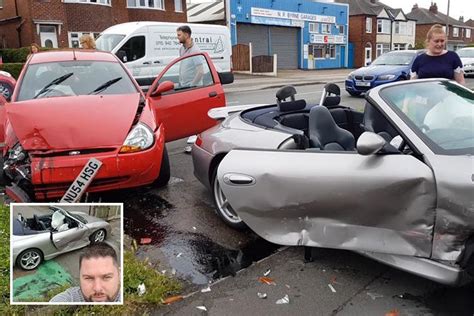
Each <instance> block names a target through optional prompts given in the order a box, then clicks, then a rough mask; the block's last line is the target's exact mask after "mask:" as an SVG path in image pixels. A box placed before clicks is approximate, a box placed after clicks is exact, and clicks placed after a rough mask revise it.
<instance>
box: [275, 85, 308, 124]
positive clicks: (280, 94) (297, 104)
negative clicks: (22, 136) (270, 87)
mask: <svg viewBox="0 0 474 316" xmlns="http://www.w3.org/2000/svg"><path fill="white" fill-rule="evenodd" d="M295 94H296V89H295V87H293V86H284V87H282V88H280V89H279V90H278V91H277V93H276V98H277V105H278V110H279V112H280V119H279V122H280V124H281V125H284V126H288V127H292V128H296V129H300V130H304V129H306V128H307V126H308V116H307V115H305V114H304V113H291V112H294V111H301V110H303V109H304V108H305V107H306V101H305V100H295ZM288 98H290V100H289V101H286V99H288Z"/></svg>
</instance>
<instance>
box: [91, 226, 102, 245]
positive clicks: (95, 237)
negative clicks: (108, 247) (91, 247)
mask: <svg viewBox="0 0 474 316" xmlns="http://www.w3.org/2000/svg"><path fill="white" fill-rule="evenodd" d="M104 240H105V231H104V230H103V229H101V230H98V231H96V232H95V233H94V235H93V242H94V243H98V242H103V241H104Z"/></svg>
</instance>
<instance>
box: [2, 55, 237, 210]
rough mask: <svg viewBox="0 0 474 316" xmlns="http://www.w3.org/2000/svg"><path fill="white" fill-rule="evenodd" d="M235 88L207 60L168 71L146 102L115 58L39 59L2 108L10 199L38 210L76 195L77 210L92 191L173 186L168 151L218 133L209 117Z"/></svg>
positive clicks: (181, 61) (190, 60) (184, 61)
mask: <svg viewBox="0 0 474 316" xmlns="http://www.w3.org/2000/svg"><path fill="white" fill-rule="evenodd" d="M190 65H191V66H193V67H190ZM190 71H191V74H190ZM186 78H188V79H189V78H192V79H193V80H192V82H190V81H189V80H185V79H186ZM232 80H233V76H232V75H231V74H219V73H217V72H216V70H215V68H214V66H213V64H212V62H211V59H210V57H209V56H208V55H207V54H206V53H199V54H194V55H190V56H186V57H183V58H178V59H177V60H175V61H174V62H173V63H171V64H170V65H168V67H166V68H165V69H164V71H163V72H162V73H161V74H160V75H159V76H158V77H157V78H156V80H155V82H154V83H153V84H152V86H151V88H150V90H149V91H148V93H147V95H146V96H145V95H144V94H143V92H142V91H141V90H140V88H139V86H138V84H137V83H136V82H135V80H134V79H133V78H132V76H131V75H130V73H129V72H128V71H127V69H126V68H125V67H124V65H123V64H122V63H121V62H120V61H119V60H118V58H117V57H116V56H115V55H112V54H110V53H106V52H92V51H78V50H69V51H51V52H43V53H38V54H34V55H32V57H31V58H30V59H29V60H28V61H27V63H26V65H25V67H24V68H23V71H22V73H21V74H20V77H19V79H18V82H17V86H16V88H15V90H14V93H13V96H12V100H11V102H10V103H6V104H4V106H0V120H1V122H3V124H0V126H1V128H0V129H2V128H3V129H4V132H3V133H2V132H1V131H0V138H3V139H0V142H3V143H4V144H5V146H4V148H3V174H2V180H3V181H4V183H6V185H7V187H6V192H7V194H8V195H9V196H10V197H11V198H12V199H13V200H14V201H31V200H45V199H55V198H58V197H61V196H64V194H65V193H66V191H67V195H66V196H67V197H69V198H70V199H71V201H72V200H74V199H73V198H74V197H77V195H79V194H82V193H84V191H86V190H87V191H88V192H98V191H105V190H113V189H123V188H131V187H138V186H142V185H147V184H155V185H157V186H161V185H164V184H166V183H167V182H168V180H169V178H170V169H169V162H168V154H167V151H166V146H165V142H168V141H172V140H175V139H179V138H182V137H185V136H189V135H193V134H196V133H199V132H200V131H203V130H205V129H207V128H209V127H210V126H212V125H214V124H215V123H216V122H215V121H213V120H211V119H210V118H209V117H208V116H207V112H208V110H209V109H211V108H214V107H220V106H224V105H225V96H224V91H223V89H222V86H221V84H223V83H229V82H232ZM0 98H1V97H0ZM3 103H5V100H3ZM63 199H64V197H63Z"/></svg>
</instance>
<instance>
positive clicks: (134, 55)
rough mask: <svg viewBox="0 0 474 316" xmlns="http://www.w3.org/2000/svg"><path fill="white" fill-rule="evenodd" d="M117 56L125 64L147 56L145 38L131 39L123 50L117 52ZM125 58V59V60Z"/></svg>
mask: <svg viewBox="0 0 474 316" xmlns="http://www.w3.org/2000/svg"><path fill="white" fill-rule="evenodd" d="M117 56H120V60H122V61H123V62H131V61H135V60H137V59H140V58H142V57H143V56H145V36H134V37H132V38H130V39H129V40H128V41H127V42H126V43H125V44H123V46H122V48H120V49H119V50H118V51H117ZM124 57H125V58H124Z"/></svg>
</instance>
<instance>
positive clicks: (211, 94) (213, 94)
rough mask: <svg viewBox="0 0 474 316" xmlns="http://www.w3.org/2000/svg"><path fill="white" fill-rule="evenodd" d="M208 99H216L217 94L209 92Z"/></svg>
mask: <svg viewBox="0 0 474 316" xmlns="http://www.w3.org/2000/svg"><path fill="white" fill-rule="evenodd" d="M209 97H211V98H213V97H217V92H216V91H212V92H209Z"/></svg>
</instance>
